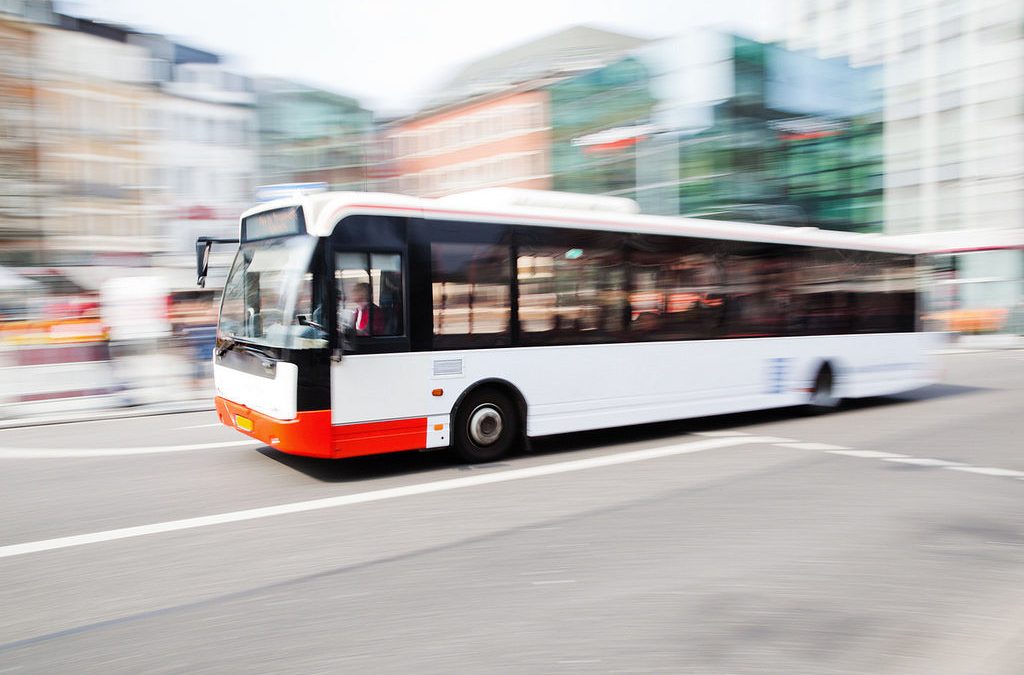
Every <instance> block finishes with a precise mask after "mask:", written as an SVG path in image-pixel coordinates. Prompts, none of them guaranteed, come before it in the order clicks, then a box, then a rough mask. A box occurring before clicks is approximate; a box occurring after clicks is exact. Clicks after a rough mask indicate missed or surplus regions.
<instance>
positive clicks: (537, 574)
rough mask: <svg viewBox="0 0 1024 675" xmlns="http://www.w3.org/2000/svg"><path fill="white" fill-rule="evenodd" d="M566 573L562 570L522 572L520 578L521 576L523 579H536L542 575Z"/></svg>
mask: <svg viewBox="0 0 1024 675" xmlns="http://www.w3.org/2000/svg"><path fill="white" fill-rule="evenodd" d="M564 571H565V570H564V569H561V570H540V571H539V572H520V573H519V576H521V577H536V576H540V575H542V574H561V573H562V572H564Z"/></svg>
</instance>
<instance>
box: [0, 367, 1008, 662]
mask: <svg viewBox="0 0 1024 675" xmlns="http://www.w3.org/2000/svg"><path fill="white" fill-rule="evenodd" d="M942 363H943V365H944V370H945V375H944V378H943V383H942V384H939V385H935V386H932V387H928V388H926V389H921V390H918V391H915V392H911V393H908V394H906V395H903V396H900V397H896V398H891V399H872V400H867V401H858V402H855V403H852V404H849V405H847V406H845V407H844V409H842V410H841V411H839V412H836V413H833V414H829V415H823V416H809V415H806V414H803V413H802V412H801V411H799V410H795V409H787V410H780V411H771V412H766V413H756V414H745V415H730V416H725V417H716V418H711V419H704V420H698V421H685V422H677V423H671V424H659V425H651V426H644V427H633V428H627V429H617V430H613V431H601V432H594V433H587V434H574V435H571V436H560V437H553V438H547V439H542V440H540V441H538V442H536V443H535V444H534V447H533V449H532V452H531V453H529V454H525V455H520V456H517V457H514V458H512V459H509V460H507V461H504V462H500V463H495V464H488V465H479V466H465V465H459V464H457V463H455V462H454V461H452V460H451V459H449V458H448V457H447V456H445V455H443V454H441V453H403V454H400V455H393V456H386V457H371V458H363V459H358V460H349V461H342V462H327V461H316V460H309V459H300V458H293V457H288V456H285V455H281V454H279V453H277V452H275V451H273V450H271V449H269V448H266V447H262V446H259V445H257V444H255V443H253V442H251V441H248V440H247V439H245V438H244V437H243V436H241V435H239V434H237V433H235V432H233V431H231V430H228V429H224V428H221V427H219V426H216V425H215V420H214V417H213V414H212V413H192V414H180V415H164V416H156V417H145V418H134V419H124V420H108V421H96V422H87V423H78V424H67V425H55V426H46V427H35V428H25V429H17V430H8V431H0V509H2V510H0V513H2V516H0V674H7V673H370V672H373V673H384V672H400V673H407V672H415V673H456V672H458V673H584V672H585V673H701V674H707V673H915V674H917V673H927V674H941V673H965V674H966V673H970V674H972V675H973V674H979V673H982V674H988V673H993V674H1006V675H1016V674H1019V673H1022V672H1024V417H1022V413H1024V351H1020V350H1007V351H996V352H980V353H959V354H950V355H946V356H944V357H942Z"/></svg>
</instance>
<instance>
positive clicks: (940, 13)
mask: <svg viewBox="0 0 1024 675" xmlns="http://www.w3.org/2000/svg"><path fill="white" fill-rule="evenodd" d="M790 4H791V7H790V13H789V19H790V21H789V25H788V38H789V40H788V43H789V45H791V46H793V47H800V48H813V49H815V50H816V51H817V53H818V54H819V55H821V56H826V57H827V56H838V55H842V56H848V57H849V58H850V59H851V60H852V61H853V62H855V63H859V64H880V65H882V66H883V67H884V70H885V77H884V83H883V84H884V92H885V106H884V113H883V119H884V124H885V132H884V155H885V168H886V175H885V185H884V198H885V213H886V225H885V230H886V232H887V233H888V234H895V235H909V234H921V233H925V234H926V233H934V234H935V237H934V239H935V241H936V245H935V248H936V250H947V249H948V248H949V247H947V246H946V245H945V242H946V240H947V239H948V238H949V236H953V237H956V238H957V240H958V242H959V245H958V247H957V248H956V249H955V250H956V251H957V252H956V253H954V254H952V256H951V258H950V259H949V261H948V265H947V269H948V271H949V274H948V275H947V276H948V278H946V279H942V280H939V281H940V283H942V284H946V285H948V286H949V288H948V289H947V290H948V292H946V293H943V294H942V295H943V297H944V298H945V301H944V302H945V304H946V306H947V308H954V309H955V308H961V309H971V308H986V307H989V308H1002V309H1005V308H1007V307H1012V306H1014V305H1015V304H1016V305H1018V306H1020V304H1021V302H1022V300H1021V298H1022V296H1024V3H1021V2H1020V0H921V1H920V2H914V3H909V2H884V1H883V0H873V1H868V0H861V1H859V2H838V3H837V2H832V1H831V0H791V3H790ZM1004 229H1006V230H1012V231H1013V232H1011V233H1009V234H1008V235H1001V236H999V237H997V239H998V240H999V241H1001V242H1002V244H1000V245H999V246H988V245H986V246H981V245H980V244H981V243H985V242H987V241H988V240H989V239H990V238H991V236H990V235H989V234H985V233H979V234H978V235H976V236H975V237H973V238H974V239H977V241H978V242H979V245H977V246H970V245H966V241H967V240H969V239H971V238H972V237H971V235H970V234H969V233H971V232H980V231H982V230H1004ZM951 231H952V232H959V231H964V232H966V233H968V234H966V235H957V234H953V235H946V234H945V233H946V232H951ZM1013 242H1016V243H1013ZM982 248H984V249H988V250H979V249H982Z"/></svg>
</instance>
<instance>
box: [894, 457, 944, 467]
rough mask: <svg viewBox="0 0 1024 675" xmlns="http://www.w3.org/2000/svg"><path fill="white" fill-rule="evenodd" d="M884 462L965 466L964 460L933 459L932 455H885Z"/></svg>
mask: <svg viewBox="0 0 1024 675" xmlns="http://www.w3.org/2000/svg"><path fill="white" fill-rule="evenodd" d="M882 461H883V462H898V463H900V464H913V465H915V466H940V467H947V468H948V467H954V466H964V463H963V462H951V461H949V460H947V459H932V458H931V457H883V458H882Z"/></svg>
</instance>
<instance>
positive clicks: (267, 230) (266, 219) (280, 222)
mask: <svg viewBox="0 0 1024 675" xmlns="http://www.w3.org/2000/svg"><path fill="white" fill-rule="evenodd" d="M304 229H305V227H304V223H303V219H302V209H301V208H300V207H298V206H288V207H285V208H283V209H274V210H273V211H264V212H263V213H257V214H255V215H252V216H249V217H248V218H246V219H245V220H243V221H242V239H243V240H244V241H253V240H256V239H269V238H271V237H284V236H287V235H290V234H302V233H303V231H304Z"/></svg>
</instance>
